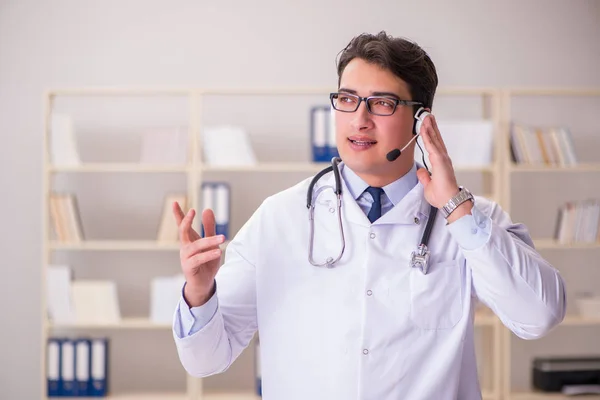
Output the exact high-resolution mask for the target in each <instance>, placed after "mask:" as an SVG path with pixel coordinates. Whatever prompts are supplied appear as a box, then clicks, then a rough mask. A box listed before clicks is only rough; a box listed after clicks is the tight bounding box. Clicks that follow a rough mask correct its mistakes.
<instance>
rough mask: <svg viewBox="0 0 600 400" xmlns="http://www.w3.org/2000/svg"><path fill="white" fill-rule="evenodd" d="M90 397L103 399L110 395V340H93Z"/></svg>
mask: <svg viewBox="0 0 600 400" xmlns="http://www.w3.org/2000/svg"><path fill="white" fill-rule="evenodd" d="M90 342H91V357H90V360H91V368H90V385H89V394H88V396H90V397H103V396H106V394H107V393H108V339H106V338H94V339H91V341H90Z"/></svg>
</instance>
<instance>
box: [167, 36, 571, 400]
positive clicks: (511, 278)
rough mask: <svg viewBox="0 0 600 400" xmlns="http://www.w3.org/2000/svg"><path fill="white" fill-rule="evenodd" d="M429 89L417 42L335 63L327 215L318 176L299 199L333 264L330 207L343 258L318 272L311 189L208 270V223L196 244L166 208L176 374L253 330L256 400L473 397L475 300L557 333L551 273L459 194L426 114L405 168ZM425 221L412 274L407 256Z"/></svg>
mask: <svg viewBox="0 0 600 400" xmlns="http://www.w3.org/2000/svg"><path fill="white" fill-rule="evenodd" d="M437 83H438V79H437V75H436V70H435V67H434V65H433V63H432V62H431V60H430V58H429V57H428V55H427V54H426V53H425V52H424V51H423V50H422V49H421V48H420V47H419V46H417V45H416V44H414V43H412V42H409V41H407V40H404V39H400V38H391V37H389V36H387V35H386V34H385V33H384V32H382V33H380V34H378V35H368V34H363V35H360V36H358V37H356V38H354V39H353V40H352V41H351V42H350V43H349V45H348V46H347V47H346V48H345V49H344V50H343V51H342V53H341V57H340V59H339V64H338V89H337V92H338V93H337V94H332V96H331V101H332V105H333V106H334V107H335V108H336V110H338V111H336V114H335V116H336V129H337V131H336V136H337V147H338V150H339V153H340V157H341V159H342V160H343V162H342V163H340V164H339V168H340V175H341V182H340V183H341V189H342V197H341V199H342V201H341V209H338V208H337V198H336V195H335V193H334V191H333V190H331V187H335V178H334V174H333V173H331V172H329V173H327V174H325V175H324V176H323V177H322V178H321V179H320V180H319V181H317V183H316V184H315V186H314V188H313V192H314V195H313V196H312V201H313V202H314V205H315V209H314V212H315V217H314V238H313V241H312V242H313V247H312V255H313V258H314V260H315V261H317V262H323V261H324V260H326V259H327V258H329V257H331V258H336V257H337V256H338V255H339V254H340V253H341V250H342V247H341V241H340V230H339V225H338V217H339V215H338V212H339V210H341V221H342V225H343V234H344V238H345V248H344V251H343V253H342V256H341V258H340V260H339V261H338V262H336V263H335V264H334V265H333V266H331V267H327V266H325V267H317V266H314V265H312V264H311V262H309V246H310V237H311V236H310V235H311V229H310V224H309V218H308V210H307V191H308V189H309V184H310V182H311V179H310V178H309V179H306V180H304V181H302V182H299V183H298V184H296V185H295V186H293V187H290V188H289V189H287V190H284V191H282V192H280V193H278V194H275V195H273V196H271V197H269V198H267V199H266V200H265V201H264V202H263V203H262V204H261V205H260V207H259V208H258V209H257V210H256V212H255V213H254V214H253V215H252V217H251V218H250V219H249V220H248V221H247V222H246V224H245V225H244V226H243V228H242V229H241V230H240V231H239V232H238V234H237V235H236V236H235V238H233V240H232V241H231V243H230V244H229V245H228V246H227V248H226V254H225V262H224V264H223V265H222V266H220V264H221V262H220V259H221V250H220V249H219V245H220V244H222V243H223V241H224V239H223V237H221V236H216V235H215V234H214V227H215V220H214V215H213V213H212V211H211V210H204V212H203V213H202V223H203V224H204V227H205V230H206V232H207V234H206V237H204V238H201V237H200V236H199V235H198V233H197V232H196V231H194V230H193V229H192V227H191V226H192V221H193V219H194V217H195V211H194V210H193V209H192V210H189V212H188V213H187V214H185V215H184V213H183V212H182V210H181V208H180V207H179V205H178V204H177V203H175V204H174V205H173V212H174V215H175V219H176V221H177V223H178V224H179V228H180V239H181V251H180V257H181V266H182V269H183V272H184V274H185V277H186V284H185V286H184V288H183V290H182V297H181V301H180V303H179V305H178V307H177V309H176V310H175V313H174V321H173V336H174V340H175V343H176V347H177V351H178V355H179V358H180V360H181V363H182V365H183V366H184V368H185V369H186V371H187V372H188V373H189V374H191V375H193V376H197V377H206V376H209V375H213V374H219V373H221V372H223V371H225V370H227V369H228V368H229V367H230V366H231V364H232V363H233V362H234V361H235V360H236V358H237V357H238V356H239V355H240V353H241V352H242V350H243V349H244V348H245V347H246V346H247V345H248V344H249V342H250V340H251V338H252V337H253V335H254V334H255V333H257V332H259V334H260V340H261V352H262V353H261V363H262V379H263V397H264V398H265V399H267V400H296V399H297V400H306V399H311V400H317V399H323V400H358V399H360V400H363V399H365V400H367V399H369V400H392V399H393V400H397V399H405V400H424V399H428V400H451V399H460V400H475V399H480V398H481V389H480V386H479V382H478V377H477V369H476V359H475V349H474V335H473V312H474V308H475V306H476V304H477V302H482V303H483V304H485V305H487V306H488V307H489V308H490V309H491V310H493V312H494V313H495V314H496V315H497V316H498V317H499V318H500V319H501V321H502V322H503V324H504V325H505V326H506V327H508V329H510V330H511V331H512V332H514V334H516V335H517V336H519V337H521V338H523V339H537V338H540V337H542V336H544V335H546V334H547V333H548V332H549V331H550V330H552V329H553V328H554V327H555V326H557V325H558V324H559V323H560V322H561V321H562V319H563V318H564V315H565V308H566V304H565V286H564V283H563V280H562V278H561V277H560V275H559V273H558V271H557V270H556V269H555V268H553V267H552V266H551V265H550V264H549V263H548V262H547V261H546V260H544V259H543V258H542V257H541V256H540V255H539V254H538V253H537V252H536V251H535V249H534V248H533V243H532V240H531V238H530V236H529V234H528V231H527V228H526V227H525V226H523V225H522V224H519V223H516V222H513V221H511V219H510V217H509V215H507V214H506V213H505V212H504V211H503V210H502V209H501V208H500V207H499V205H498V204H496V203H494V202H492V201H489V200H487V199H485V198H481V197H475V198H472V197H471V196H470V195H469V192H468V189H466V188H460V187H459V184H458V183H457V179H456V176H455V173H454V170H453V167H452V162H451V160H450V157H449V156H448V153H447V150H446V147H445V146H444V141H443V140H442V134H441V133H440V131H439V129H438V127H437V125H436V120H435V117H434V116H433V115H429V116H427V117H425V118H424V120H423V122H422V125H421V127H420V130H419V131H418V133H419V134H420V135H421V136H422V138H423V142H424V145H425V148H426V150H427V151H428V153H429V160H430V164H431V165H429V168H430V171H431V175H430V174H429V173H428V171H427V170H426V169H425V168H424V166H422V165H420V164H416V163H415V162H414V149H415V141H412V142H411V139H413V138H414V137H415V133H414V129H415V128H414V127H415V122H416V121H417V120H416V119H415V112H416V111H417V109H418V108H419V104H421V105H423V106H424V107H425V108H427V109H431V107H432V104H433V98H434V93H435V90H436V86H437ZM414 102H416V103H418V104H415V103H414ZM465 140H468V138H466V139H465ZM407 143H410V145H409V146H408V147H407V148H406V149H405V150H403V151H402V153H401V154H400V156H397V154H396V158H395V159H394V160H393V161H389V160H388V158H387V155H388V153H389V152H390V151H391V150H393V149H402V148H403V147H404V146H405V145H406V144H407ZM392 159H393V157H392ZM317 194H318V196H317ZM451 200H453V201H451ZM457 204H458V205H457ZM431 206H433V208H432V207H431ZM444 206H446V207H445V208H444ZM432 210H435V211H437V214H436V215H433V214H432ZM430 218H433V219H434V220H433V223H432V230H431V236H430V239H429V242H428V249H429V251H430V258H429V262H428V269H427V271H426V272H427V273H424V271H423V270H422V269H421V268H418V267H415V266H411V264H410V257H411V253H412V252H413V251H415V249H416V247H417V246H418V244H419V242H420V240H421V237H422V235H423V231H424V229H425V227H426V224H427V222H428V221H429V219H430Z"/></svg>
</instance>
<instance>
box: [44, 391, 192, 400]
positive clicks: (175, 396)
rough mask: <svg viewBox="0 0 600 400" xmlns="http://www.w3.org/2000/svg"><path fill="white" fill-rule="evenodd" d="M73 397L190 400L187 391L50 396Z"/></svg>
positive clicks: (87, 399) (88, 398)
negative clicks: (93, 395) (94, 395)
mask: <svg viewBox="0 0 600 400" xmlns="http://www.w3.org/2000/svg"><path fill="white" fill-rule="evenodd" d="M65 398H67V399H72V400H90V399H94V398H101V399H105V400H189V396H188V395H187V394H185V393H168V392H165V393H125V394H114V395H108V396H103V397H91V396H90V397H54V396H53V397H48V399H51V400H54V399H56V400H58V399H65Z"/></svg>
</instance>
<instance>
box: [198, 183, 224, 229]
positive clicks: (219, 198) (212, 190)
mask: <svg viewBox="0 0 600 400" xmlns="http://www.w3.org/2000/svg"><path fill="white" fill-rule="evenodd" d="M207 208H210V209H211V210H213V212H214V214H215V223H216V226H215V231H216V234H217V235H224V236H225V238H226V239H229V235H230V231H229V227H230V224H229V221H230V219H231V187H230V186H229V184H228V183H227V182H204V183H203V184H202V209H203V210H205V209H207ZM201 232H202V237H204V236H205V232H204V226H201Z"/></svg>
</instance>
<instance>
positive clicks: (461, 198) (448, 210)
mask: <svg viewBox="0 0 600 400" xmlns="http://www.w3.org/2000/svg"><path fill="white" fill-rule="evenodd" d="M467 200H471V201H473V195H472V194H471V192H469V191H468V190H467V189H465V188H464V187H462V186H460V187H459V192H458V194H457V195H456V196H454V197H453V198H451V199H450V200H449V201H448V202H447V203H446V204H445V205H444V206H443V207H442V208H441V210H442V214H443V215H444V218H448V217H449V216H450V214H452V212H453V211H454V210H456V208H457V207H458V206H460V205H461V204H462V203H464V202H465V201H467Z"/></svg>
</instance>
